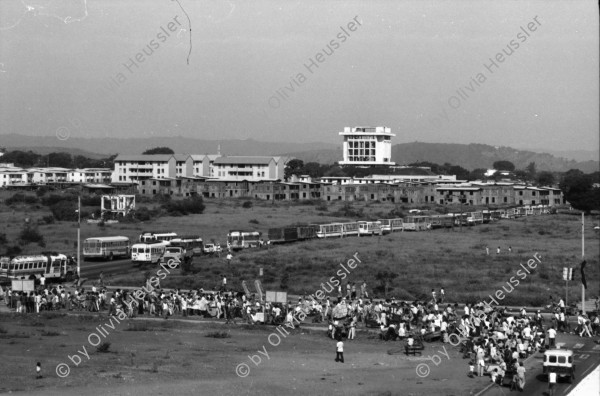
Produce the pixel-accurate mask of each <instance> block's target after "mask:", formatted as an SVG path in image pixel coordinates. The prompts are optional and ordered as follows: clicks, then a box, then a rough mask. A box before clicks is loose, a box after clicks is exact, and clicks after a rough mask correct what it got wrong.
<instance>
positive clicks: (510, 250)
mask: <svg viewBox="0 0 600 396" xmlns="http://www.w3.org/2000/svg"><path fill="white" fill-rule="evenodd" d="M508 253H509V254H510V253H512V246H509V247H508Z"/></svg>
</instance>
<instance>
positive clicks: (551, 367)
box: [543, 349, 575, 384]
mask: <svg viewBox="0 0 600 396" xmlns="http://www.w3.org/2000/svg"><path fill="white" fill-rule="evenodd" d="M543 365H544V369H543V374H546V375H548V374H550V373H551V372H554V373H556V375H557V376H559V377H568V381H569V383H570V384H571V383H573V380H574V379H575V365H574V364H573V351H571V350H568V349H548V350H547V351H545V352H544V361H543Z"/></svg>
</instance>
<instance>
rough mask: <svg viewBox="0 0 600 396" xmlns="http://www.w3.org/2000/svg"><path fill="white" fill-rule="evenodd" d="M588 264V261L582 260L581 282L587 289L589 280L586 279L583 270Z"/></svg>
mask: <svg viewBox="0 0 600 396" xmlns="http://www.w3.org/2000/svg"><path fill="white" fill-rule="evenodd" d="M585 265H586V261H585V260H583V261H582V262H581V284H582V285H583V288H584V289H587V282H586V281H585V272H583V269H584V268H585Z"/></svg>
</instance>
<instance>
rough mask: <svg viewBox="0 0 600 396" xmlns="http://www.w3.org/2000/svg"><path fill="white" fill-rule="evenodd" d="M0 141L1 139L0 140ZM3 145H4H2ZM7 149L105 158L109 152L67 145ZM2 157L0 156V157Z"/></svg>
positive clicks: (10, 148) (10, 149) (9, 148)
mask: <svg viewBox="0 0 600 396" xmlns="http://www.w3.org/2000/svg"><path fill="white" fill-rule="evenodd" d="M0 142H1V140H0ZM2 147H4V146H2ZM7 149H8V150H9V151H17V150H20V151H33V152H34V153H37V154H42V155H46V154H50V153H60V152H62V153H69V154H71V155H74V156H75V155H81V156H84V157H87V158H91V159H102V158H106V157H108V156H109V154H98V153H93V152H91V151H86V150H81V149H78V148H67V147H35V146H34V147H8V148H7ZM0 158H2V157H0Z"/></svg>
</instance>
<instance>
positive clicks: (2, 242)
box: [0, 234, 8, 245]
mask: <svg viewBox="0 0 600 396" xmlns="http://www.w3.org/2000/svg"><path fill="white" fill-rule="evenodd" d="M7 241H8V239H6V234H0V245H6V243H7Z"/></svg>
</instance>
